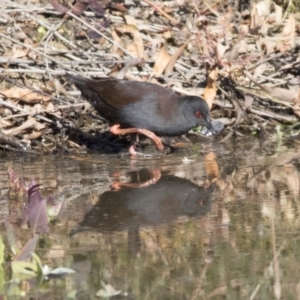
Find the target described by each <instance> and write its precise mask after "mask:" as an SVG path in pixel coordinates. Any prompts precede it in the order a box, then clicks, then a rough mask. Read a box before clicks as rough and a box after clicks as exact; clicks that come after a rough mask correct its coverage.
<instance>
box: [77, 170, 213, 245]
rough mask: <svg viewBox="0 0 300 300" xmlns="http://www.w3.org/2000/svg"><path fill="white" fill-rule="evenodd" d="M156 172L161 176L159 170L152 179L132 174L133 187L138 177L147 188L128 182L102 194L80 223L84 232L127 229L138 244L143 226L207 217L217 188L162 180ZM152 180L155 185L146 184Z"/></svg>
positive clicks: (167, 177)
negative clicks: (180, 218)
mask: <svg viewBox="0 0 300 300" xmlns="http://www.w3.org/2000/svg"><path fill="white" fill-rule="evenodd" d="M157 172H159V174H160V171H152V172H150V174H151V175H152V177H150V179H149V171H147V170H140V171H138V172H132V173H130V174H131V179H132V180H131V184H132V185H133V186H135V187H136V186H137V185H138V184H137V180H136V178H137V177H139V181H140V182H143V183H142V184H141V185H142V186H144V187H141V188H132V187H128V186H129V185H130V184H128V183H126V184H120V183H119V184H118V185H117V187H118V188H119V189H118V190H113V191H107V192H104V193H103V194H101V195H100V196H99V201H98V203H97V204H96V205H95V206H94V207H93V208H92V209H91V210H90V211H89V212H88V213H87V214H86V215H85V217H84V220H83V221H82V222H81V224H80V225H81V226H82V229H84V230H86V229H87V227H88V228H89V229H91V230H101V231H115V230H125V229H127V230H128V231H129V238H130V237H134V241H135V242H134V243H135V244H136V243H138V240H139V236H138V231H139V227H141V226H145V225H147V226H157V225H160V224H167V223H172V222H174V221H176V219H177V218H178V217H179V216H195V217H197V216H202V215H205V214H206V213H207V212H208V211H209V210H210V208H211V199H212V194H213V190H214V185H211V186H210V187H209V188H207V189H204V188H203V187H199V186H197V185H196V184H194V183H192V182H191V181H189V180H187V179H184V178H179V177H176V176H173V175H163V174H161V177H160V176H158V173H157ZM150 181H153V182H156V183H154V184H146V183H149V182H150ZM145 182H146V183H145ZM122 185H126V186H123V187H122ZM113 186H116V184H114V185H113ZM120 187H121V188H120ZM83 227H84V228H83ZM79 231H81V229H79ZM131 242H132V241H131ZM131 246H132V245H131ZM135 246H136V245H135Z"/></svg>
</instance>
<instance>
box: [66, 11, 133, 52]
mask: <svg viewBox="0 0 300 300" xmlns="http://www.w3.org/2000/svg"><path fill="white" fill-rule="evenodd" d="M67 14H68V15H70V16H71V17H73V18H74V19H76V20H77V21H79V22H80V23H82V24H84V25H85V26H87V27H88V28H90V29H92V30H93V31H95V32H97V33H98V34H99V35H101V36H102V37H104V38H105V39H106V40H108V41H109V42H110V43H112V44H113V45H115V46H117V47H118V48H120V49H121V50H122V51H123V52H124V53H126V54H128V55H130V56H133V55H132V54H131V53H130V52H129V51H128V50H127V49H125V48H124V47H122V46H121V45H119V44H118V43H117V42H115V41H114V40H112V39H111V38H109V37H107V36H106V35H105V34H103V33H102V32H101V31H99V30H97V29H96V28H94V27H93V26H91V25H90V24H89V23H87V22H85V21H83V20H82V19H80V18H79V17H77V16H76V15H74V14H73V13H72V12H71V11H68V12H67Z"/></svg>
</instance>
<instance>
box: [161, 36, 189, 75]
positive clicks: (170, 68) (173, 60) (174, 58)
mask: <svg viewBox="0 0 300 300" xmlns="http://www.w3.org/2000/svg"><path fill="white" fill-rule="evenodd" d="M188 43H189V41H186V42H185V43H184V44H183V45H182V46H181V47H180V48H178V49H177V51H176V52H175V54H174V55H173V56H172V57H171V59H170V61H169V63H168V65H167V67H166V70H165V74H166V75H169V74H171V73H172V72H173V69H174V65H175V63H176V62H177V60H178V58H179V56H180V55H181V54H182V52H183V51H184V49H185V47H186V46H187V44H188Z"/></svg>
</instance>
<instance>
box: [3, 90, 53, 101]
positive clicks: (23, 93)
mask: <svg viewBox="0 0 300 300" xmlns="http://www.w3.org/2000/svg"><path fill="white" fill-rule="evenodd" d="M0 94H2V95H4V96H6V97H7V98H12V99H17V100H22V101H24V102H26V103H38V102H40V101H49V100H51V96H45V95H42V94H39V93H36V92H34V91H32V90H31V89H27V88H20V87H13V88H9V89H6V90H2V91H0Z"/></svg>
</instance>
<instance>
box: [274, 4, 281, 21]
mask: <svg viewBox="0 0 300 300" xmlns="http://www.w3.org/2000/svg"><path fill="white" fill-rule="evenodd" d="M273 6H274V9H275V22H276V24H281V22H282V7H281V6H279V5H276V4H275V3H273Z"/></svg>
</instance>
